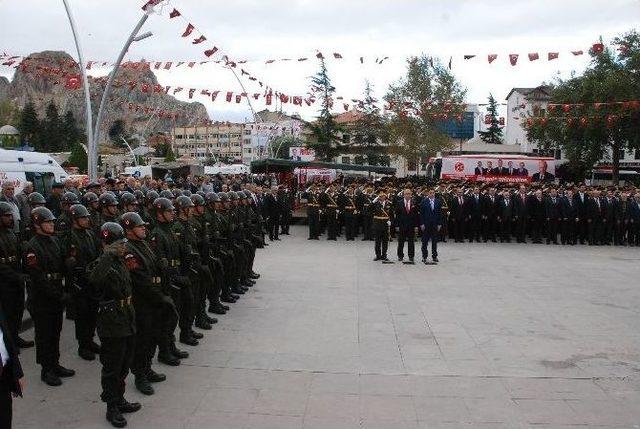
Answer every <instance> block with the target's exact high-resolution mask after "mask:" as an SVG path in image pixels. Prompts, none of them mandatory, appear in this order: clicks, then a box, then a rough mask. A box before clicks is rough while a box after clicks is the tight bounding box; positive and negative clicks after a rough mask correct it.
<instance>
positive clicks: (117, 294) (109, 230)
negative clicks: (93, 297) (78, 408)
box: [89, 222, 141, 428]
mask: <svg viewBox="0 0 640 429" xmlns="http://www.w3.org/2000/svg"><path fill="white" fill-rule="evenodd" d="M100 237H101V239H102V246H103V253H102V255H101V256H100V257H99V258H98V260H97V261H95V262H94V263H93V264H92V269H91V271H90V274H89V280H90V281H91V283H92V284H93V286H94V287H95V289H96V292H97V294H98V296H99V297H100V303H99V310H98V320H97V329H98V336H99V337H100V342H101V344H102V348H101V351H100V363H102V372H101V384H102V394H101V395H100V399H102V401H103V402H105V403H106V404H107V414H106V418H107V421H109V423H111V424H112V425H113V426H114V427H117V428H122V427H125V426H126V425H127V420H126V419H125V418H124V417H123V416H122V413H134V412H136V411H138V410H139V409H140V407H141V406H140V404H139V403H137V402H134V403H131V402H128V401H127V400H126V399H125V398H124V392H125V386H126V383H125V379H126V378H127V374H129V369H130V368H131V364H132V362H133V353H134V347H135V334H136V317H135V311H134V308H133V301H132V299H131V293H132V287H131V277H130V276H129V271H128V270H127V268H126V266H125V264H124V255H125V250H126V247H125V243H126V241H127V239H126V237H125V235H124V230H123V229H122V227H121V226H120V225H119V224H117V223H114V222H107V223H105V224H104V225H102V227H101V228H100Z"/></svg>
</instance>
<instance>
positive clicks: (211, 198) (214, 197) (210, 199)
mask: <svg viewBox="0 0 640 429" xmlns="http://www.w3.org/2000/svg"><path fill="white" fill-rule="evenodd" d="M204 200H205V201H206V203H207V204H211V203H219V202H220V194H216V193H215V192H207V193H206V195H205V196H204Z"/></svg>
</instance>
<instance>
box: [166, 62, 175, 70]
mask: <svg viewBox="0 0 640 429" xmlns="http://www.w3.org/2000/svg"><path fill="white" fill-rule="evenodd" d="M171 64H173V63H172V62H171V61H169V62H167V63H165V64H164V69H165V70H169V69H170V68H171Z"/></svg>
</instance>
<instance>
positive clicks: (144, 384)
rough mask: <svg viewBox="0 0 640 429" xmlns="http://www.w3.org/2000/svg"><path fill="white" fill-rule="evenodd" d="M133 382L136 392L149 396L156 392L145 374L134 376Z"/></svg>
mask: <svg viewBox="0 0 640 429" xmlns="http://www.w3.org/2000/svg"><path fill="white" fill-rule="evenodd" d="M135 384H136V389H138V392H140V393H142V394H143V395H147V396H151V395H153V394H154V393H156V392H155V390H153V387H152V386H151V384H149V379H147V376H146V375H140V376H136V381H135Z"/></svg>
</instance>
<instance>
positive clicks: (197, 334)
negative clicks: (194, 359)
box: [189, 330, 204, 340]
mask: <svg viewBox="0 0 640 429" xmlns="http://www.w3.org/2000/svg"><path fill="white" fill-rule="evenodd" d="M189 335H191V337H192V338H195V339H196V340H200V339H202V338H204V334H202V333H200V332H196V331H193V330H192V331H191V332H189Z"/></svg>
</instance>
